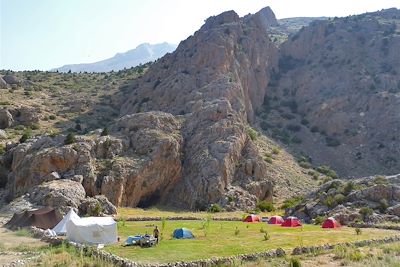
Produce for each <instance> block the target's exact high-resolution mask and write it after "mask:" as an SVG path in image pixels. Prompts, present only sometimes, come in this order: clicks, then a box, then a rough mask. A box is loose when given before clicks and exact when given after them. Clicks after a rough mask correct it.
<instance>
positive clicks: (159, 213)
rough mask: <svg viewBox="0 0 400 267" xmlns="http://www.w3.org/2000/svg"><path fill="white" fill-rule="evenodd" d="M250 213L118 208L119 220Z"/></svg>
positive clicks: (223, 215)
mask: <svg viewBox="0 0 400 267" xmlns="http://www.w3.org/2000/svg"><path fill="white" fill-rule="evenodd" d="M284 213H285V212H284V211H283V210H277V211H274V212H261V213H260V214H259V215H260V216H261V217H265V216H268V217H270V216H272V215H283V214H284ZM246 215H248V213H245V212H243V211H231V212H217V213H209V212H205V211H196V212H195V211H180V210H171V209H164V208H160V209H159V208H156V207H153V208H150V209H140V208H118V216H117V219H119V220H126V219H129V218H156V217H160V218H171V217H193V218H203V219H207V218H210V217H211V218H236V219H242V218H243V216H246Z"/></svg>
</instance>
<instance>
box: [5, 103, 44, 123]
mask: <svg viewBox="0 0 400 267" xmlns="http://www.w3.org/2000/svg"><path fill="white" fill-rule="evenodd" d="M9 111H10V113H11V115H12V116H13V118H14V120H15V121H16V123H18V124H22V125H25V126H31V125H32V124H33V123H38V122H39V120H40V116H39V113H40V110H39V109H38V108H33V107H28V106H19V107H13V108H12V109H10V110H9Z"/></svg>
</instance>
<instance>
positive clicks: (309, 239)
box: [106, 221, 397, 263]
mask: <svg viewBox="0 0 400 267" xmlns="http://www.w3.org/2000/svg"><path fill="white" fill-rule="evenodd" d="M155 225H157V226H158V227H159V229H160V230H161V233H162V236H163V239H162V241H161V243H160V244H159V245H158V246H156V247H153V248H140V247H136V246H130V247H123V246H122V243H123V242H124V241H125V239H126V238H127V237H128V236H129V235H135V234H144V233H149V234H151V233H152V231H153V228H154V226H155ZM179 227H186V228H188V229H190V230H192V231H193V234H194V235H195V236H196V239H194V240H176V239H172V232H173V230H174V229H175V228H179ZM261 228H263V229H264V230H265V231H267V232H268V233H269V235H270V239H269V240H264V233H262V232H261V231H260V229H261ZM237 230H238V231H237ZM235 232H239V233H238V234H237V235H236V234H235ZM118 233H119V236H120V237H121V243H120V244H116V245H112V246H108V247H106V250H107V251H109V252H112V253H114V254H116V255H118V256H121V257H125V258H129V259H132V260H134V261H137V262H143V263H167V262H175V261H188V260H198V259H206V258H212V257H226V256H231V255H236V254H243V253H254V252H261V251H266V250H271V249H276V248H278V247H281V248H283V249H293V248H294V247H296V246H312V245H321V244H326V243H330V244H334V243H341V242H349V241H356V240H364V239H372V238H383V237H386V236H390V235H395V234H397V232H396V231H386V230H378V229H363V230H362V234H361V235H358V236H357V235H356V234H355V231H354V229H353V228H347V227H343V228H341V229H338V230H325V229H322V228H321V227H320V226H315V225H305V226H304V227H303V228H285V227H281V226H272V225H268V224H266V223H243V222H226V221H210V222H209V225H208V226H207V223H206V222H205V221H203V222H202V221H166V222H165V227H164V229H163V227H162V222H160V221H152V222H149V221H147V222H123V221H120V222H119V223H118Z"/></svg>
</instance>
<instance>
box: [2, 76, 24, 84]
mask: <svg viewBox="0 0 400 267" xmlns="http://www.w3.org/2000/svg"><path fill="white" fill-rule="evenodd" d="M3 80H4V81H5V82H6V83H8V84H21V80H20V79H18V78H17V77H16V76H14V75H4V76H3Z"/></svg>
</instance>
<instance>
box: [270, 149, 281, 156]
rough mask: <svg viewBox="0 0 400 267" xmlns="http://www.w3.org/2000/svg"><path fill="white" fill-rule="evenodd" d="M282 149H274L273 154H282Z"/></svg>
mask: <svg viewBox="0 0 400 267" xmlns="http://www.w3.org/2000/svg"><path fill="white" fill-rule="evenodd" d="M280 152H281V151H280V149H279V148H277V147H274V148H272V154H275V155H278V154H279V153H280Z"/></svg>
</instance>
